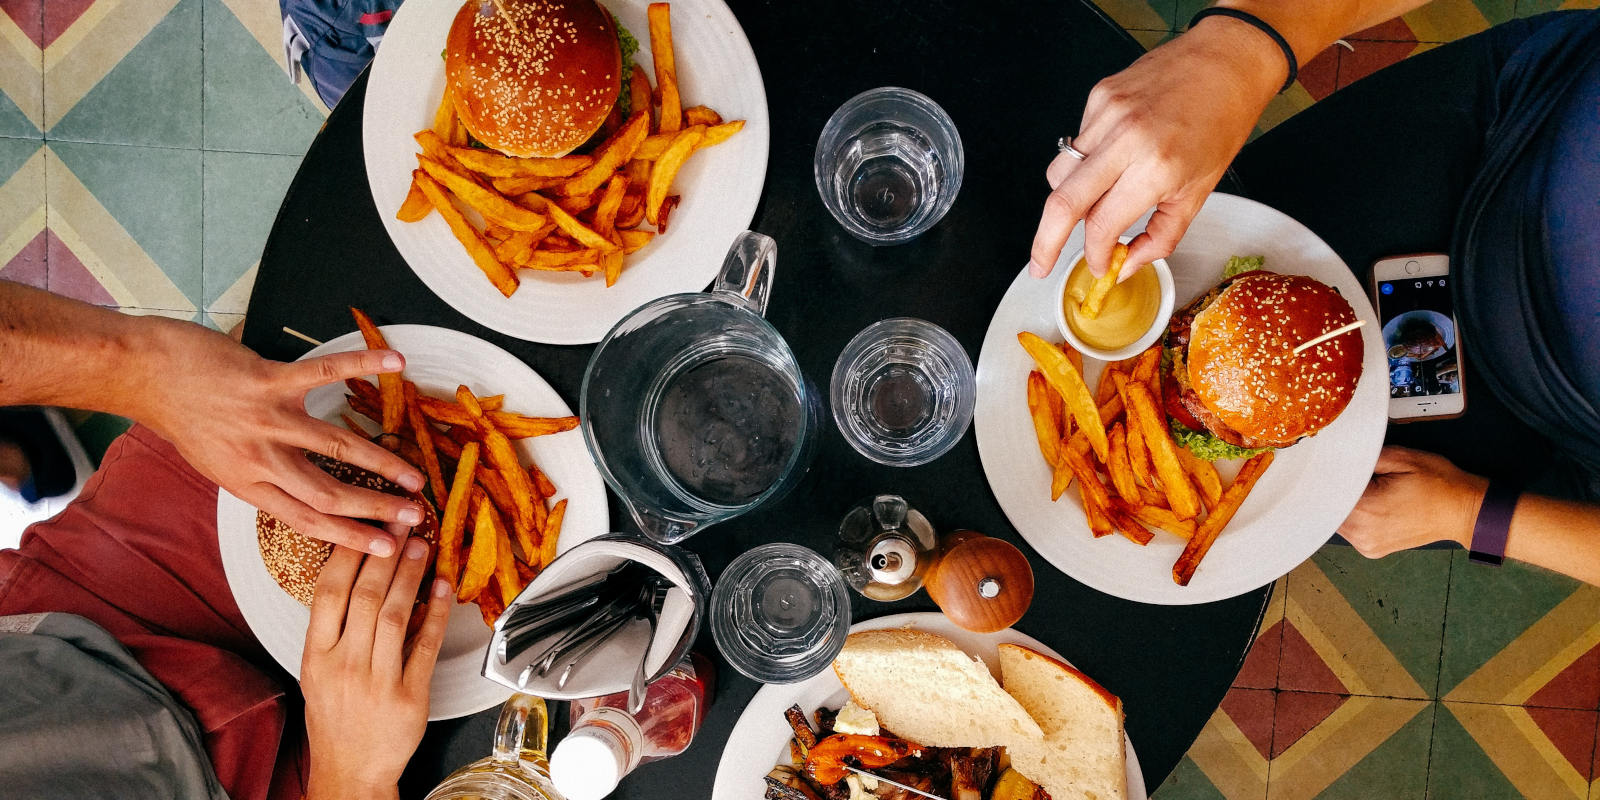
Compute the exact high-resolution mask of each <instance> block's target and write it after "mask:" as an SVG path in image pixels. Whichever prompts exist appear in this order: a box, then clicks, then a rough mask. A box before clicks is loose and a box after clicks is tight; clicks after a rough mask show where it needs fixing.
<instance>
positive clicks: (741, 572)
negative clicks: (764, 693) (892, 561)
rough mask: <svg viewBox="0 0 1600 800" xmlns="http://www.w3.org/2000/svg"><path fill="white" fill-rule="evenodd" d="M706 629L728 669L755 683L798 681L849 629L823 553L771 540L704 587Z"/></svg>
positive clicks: (839, 581) (838, 581)
mask: <svg viewBox="0 0 1600 800" xmlns="http://www.w3.org/2000/svg"><path fill="white" fill-rule="evenodd" d="M710 617H711V634H712V637H713V638H714V639H716V641H717V649H718V650H720V651H722V657H723V658H726V659H727V660H728V663H729V664H732V665H733V668H734V669H737V670H738V671H740V672H742V673H744V674H745V675H746V676H747V677H749V678H752V679H754V680H758V681H761V682H762V683H794V682H796V681H803V680H805V679H806V678H809V677H811V676H812V675H815V674H817V673H819V672H821V671H822V670H824V669H827V667H828V664H830V663H832V661H833V657H834V656H836V655H838V654H839V651H840V650H842V649H843V648H844V640H845V637H846V636H848V635H849V634H850V593H849V591H848V590H847V589H846V588H845V584H844V577H843V576H842V575H840V574H839V570H838V569H837V568H836V567H834V565H833V564H832V563H830V562H829V561H828V560H827V559H825V558H823V557H822V556H820V555H817V553H816V552H815V551H812V550H808V549H806V548H804V547H801V546H799V545H793V544H784V543H781V542H779V543H774V544H764V545H761V546H760V547H756V548H753V549H751V550H749V551H747V552H745V553H744V554H743V555H741V556H739V557H738V558H735V559H734V560H733V562H732V563H730V564H728V568H727V569H725V570H723V571H722V575H721V576H720V577H718V578H717V587H716V589H714V590H712V593H711V614H710Z"/></svg>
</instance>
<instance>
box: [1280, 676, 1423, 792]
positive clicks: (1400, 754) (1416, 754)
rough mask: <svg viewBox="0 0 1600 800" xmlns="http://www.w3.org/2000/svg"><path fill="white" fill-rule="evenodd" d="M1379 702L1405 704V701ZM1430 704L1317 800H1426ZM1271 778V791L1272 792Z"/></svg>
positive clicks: (1340, 777) (1357, 763) (1336, 781)
mask: <svg viewBox="0 0 1600 800" xmlns="http://www.w3.org/2000/svg"><path fill="white" fill-rule="evenodd" d="M1380 702H1389V703H1404V702H1409V701H1405V700H1387V701H1380ZM1435 705H1436V704H1434V703H1430V704H1428V707H1427V708H1424V709H1422V710H1421V711H1420V712H1418V713H1417V715H1416V716H1414V717H1412V718H1411V721H1410V722H1407V723H1406V724H1405V725H1404V726H1402V727H1401V728H1400V730H1398V731H1396V732H1395V733H1394V735H1393V736H1390V737H1389V738H1388V739H1387V740H1385V741H1384V742H1383V744H1380V745H1378V747H1377V749H1375V750H1373V751H1372V752H1371V753H1369V754H1368V755H1367V757H1366V758H1363V759H1361V760H1360V761H1358V762H1356V765H1355V766H1353V767H1351V768H1350V769H1349V770H1348V771H1346V772H1345V773H1344V774H1343V775H1341V776H1339V778H1338V779H1337V780H1335V781H1334V782H1333V784H1332V785H1331V786H1329V787H1328V788H1326V789H1324V790H1322V792H1321V793H1320V794H1318V795H1317V798H1318V800H1372V798H1380V797H1381V798H1383V799H1384V800H1413V799H1414V800H1423V798H1424V797H1426V796H1427V784H1428V746H1429V740H1430V738H1431V736H1432V731H1433V718H1434V706H1435ZM1271 789H1272V786H1271V778H1270V777H1269V778H1268V790H1269V792H1270V791H1271Z"/></svg>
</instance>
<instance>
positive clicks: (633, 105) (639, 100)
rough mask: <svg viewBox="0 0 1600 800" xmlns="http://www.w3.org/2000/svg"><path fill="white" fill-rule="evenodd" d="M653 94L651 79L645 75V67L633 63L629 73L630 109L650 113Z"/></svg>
mask: <svg viewBox="0 0 1600 800" xmlns="http://www.w3.org/2000/svg"><path fill="white" fill-rule="evenodd" d="M652 94H653V92H652V90H651V89H650V79H649V78H647V77H645V74H644V67H641V66H639V65H638V64H634V65H632V69H631V70H629V73H628V100H629V102H628V110H629V111H644V112H646V113H649V111H650V105H651V102H650V101H651V95H652Z"/></svg>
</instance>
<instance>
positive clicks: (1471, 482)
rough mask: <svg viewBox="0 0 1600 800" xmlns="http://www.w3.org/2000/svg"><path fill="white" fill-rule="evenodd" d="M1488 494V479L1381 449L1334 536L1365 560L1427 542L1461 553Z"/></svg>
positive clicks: (1438, 460) (1437, 459) (1429, 458)
mask: <svg viewBox="0 0 1600 800" xmlns="http://www.w3.org/2000/svg"><path fill="white" fill-rule="evenodd" d="M1488 489H1489V481H1488V480H1487V479H1485V478H1480V477H1478V476H1476V475H1471V474H1468V473H1466V472H1463V471H1461V470H1460V469H1458V468H1457V467H1456V465H1454V464H1452V463H1450V460H1449V459H1447V458H1444V457H1443V456H1437V455H1434V454H1432V453H1424V452H1422V451H1420V450H1410V449H1407V448H1404V447H1393V446H1390V447H1385V448H1383V452H1382V453H1380V454H1379V455H1378V464H1377V466H1376V467H1374V468H1373V471H1372V482H1371V483H1369V484H1367V490H1366V492H1364V493H1363V494H1362V495H1361V502H1359V503H1357V504H1356V507H1355V510H1353V511H1351V512H1350V516H1349V517H1347V518H1346V519H1345V521H1344V523H1343V524H1341V525H1340V526H1339V534H1340V535H1341V536H1343V537H1344V538H1345V539H1347V540H1349V542H1350V544H1352V545H1354V546H1355V548H1356V550H1357V551H1359V552H1360V553H1361V554H1362V555H1364V556H1366V557H1368V558H1381V557H1383V556H1386V555H1389V554H1390V553H1393V552H1395V551H1398V550H1407V549H1410V548H1413V547H1418V546H1420V545H1425V544H1428V543H1430V542H1442V541H1453V542H1457V543H1459V544H1460V545H1461V546H1462V547H1466V546H1468V544H1469V543H1470V542H1471V541H1472V527H1473V524H1474V522H1475V521H1476V520H1477V517H1478V507H1479V506H1480V505H1482V504H1483V495H1484V493H1485V492H1486V491H1488Z"/></svg>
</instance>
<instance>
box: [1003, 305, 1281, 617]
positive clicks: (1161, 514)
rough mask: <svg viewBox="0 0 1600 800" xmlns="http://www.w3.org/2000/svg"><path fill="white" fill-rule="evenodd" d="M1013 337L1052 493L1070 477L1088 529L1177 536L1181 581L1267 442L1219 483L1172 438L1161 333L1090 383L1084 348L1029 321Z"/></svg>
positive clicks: (1248, 482) (1254, 473)
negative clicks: (1026, 360)
mask: <svg viewBox="0 0 1600 800" xmlns="http://www.w3.org/2000/svg"><path fill="white" fill-rule="evenodd" d="M1113 274H1114V273H1113ZM1017 341H1019V342H1021V344H1022V347H1023V349H1025V350H1027V352H1028V355H1029V356H1031V357H1032V358H1033V363H1034V365H1035V366H1037V367H1038V369H1036V370H1034V371H1032V372H1030V373H1029V374H1028V413H1029V416H1031V417H1032V418H1033V430H1034V433H1035V435H1036V436H1037V437H1038V439H1039V452H1040V454H1042V455H1043V456H1044V460H1045V463H1046V464H1048V465H1049V466H1050V469H1051V480H1050V499H1051V500H1052V501H1054V500H1058V499H1060V498H1061V495H1062V494H1063V493H1065V492H1066V490H1067V488H1068V487H1069V486H1071V485H1072V482H1073V481H1074V480H1076V481H1077V483H1078V493H1079V497H1080V499H1081V500H1082V501H1083V511H1084V517H1085V520H1086V521H1087V522H1088V524H1089V530H1090V531H1092V532H1093V533H1094V535H1095V536H1096V537H1100V536H1107V535H1110V534H1111V533H1113V532H1115V533H1119V534H1121V535H1123V536H1125V537H1127V538H1128V539H1129V540H1131V541H1133V542H1134V543H1136V544H1140V545H1145V544H1149V543H1150V540H1151V539H1153V538H1154V536H1155V535H1154V534H1153V533H1151V528H1155V529H1159V530H1162V531H1166V532H1167V533H1170V534H1172V535H1174V536H1177V537H1179V538H1181V539H1184V540H1185V541H1186V544H1185V546H1184V548H1183V553H1182V554H1181V555H1179V556H1178V560H1177V562H1176V563H1174V564H1173V566H1172V580H1173V581H1174V582H1175V583H1177V584H1178V585H1179V586H1188V585H1189V581H1190V579H1192V578H1193V577H1194V572H1195V569H1197V568H1198V567H1199V566H1200V560H1201V559H1203V558H1205V555H1206V552H1207V551H1209V550H1210V549H1211V545H1212V543H1213V542H1215V541H1216V539H1217V535H1218V534H1220V533H1221V532H1222V529H1223V528H1224V527H1226V526H1227V524H1228V522H1229V521H1230V520H1232V519H1233V515H1234V514H1235V513H1236V512H1238V510H1239V506H1240V505H1242V504H1243V503H1244V499H1245V497H1246V496H1248V495H1249V494H1250V490H1251V489H1252V488H1254V486H1255V484H1256V481H1257V480H1259V479H1260V478H1261V475H1262V473H1264V472H1265V471H1266V469H1267V465H1269V464H1271V463H1272V451H1270V450H1269V451H1267V452H1264V453H1261V454H1259V455H1256V456H1254V457H1252V458H1250V459H1249V460H1248V461H1246V462H1245V463H1244V466H1243V467H1241V468H1240V470H1239V474H1238V476H1237V477H1235V478H1234V480H1233V482H1232V483H1231V484H1229V485H1228V486H1227V487H1224V486H1223V485H1222V478H1221V476H1220V475H1218V474H1217V470H1216V467H1214V466H1212V464H1211V463H1210V462H1208V461H1205V460H1202V459H1200V458H1197V457H1195V456H1194V455H1193V454H1191V453H1190V452H1189V450H1188V448H1185V447H1182V446H1180V445H1178V444H1177V443H1176V442H1174V441H1173V439H1172V436H1171V435H1170V434H1169V433H1168V429H1167V417H1166V413H1165V412H1163V411H1162V409H1161V404H1160V402H1159V401H1158V400H1157V398H1159V397H1161V346H1162V344H1161V342H1157V343H1156V344H1155V345H1153V346H1152V347H1151V348H1150V349H1148V350H1146V351H1144V352H1143V353H1140V354H1139V355H1137V356H1134V357H1133V358H1130V359H1127V360H1126V361H1119V362H1113V363H1110V364H1107V365H1106V368H1105V370H1104V371H1103V372H1101V373H1100V381H1099V384H1098V386H1097V387H1096V390H1095V391H1094V392H1093V393H1091V392H1090V391H1089V386H1088V384H1087V383H1086V382H1085V381H1084V379H1083V356H1082V354H1080V353H1078V352H1077V351H1076V350H1073V349H1072V348H1071V347H1069V346H1067V345H1064V344H1063V345H1059V346H1058V345H1054V344H1051V343H1049V342H1046V341H1045V340H1044V339H1041V338H1040V337H1038V336H1037V335H1035V334H1033V333H1029V332H1027V331H1023V332H1022V333H1019V334H1017ZM1102 475H1104V476H1105V478H1104V479H1103V478H1102V477H1101V476H1102Z"/></svg>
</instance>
